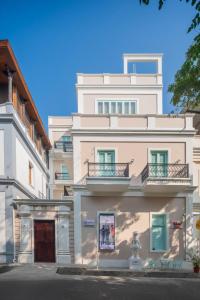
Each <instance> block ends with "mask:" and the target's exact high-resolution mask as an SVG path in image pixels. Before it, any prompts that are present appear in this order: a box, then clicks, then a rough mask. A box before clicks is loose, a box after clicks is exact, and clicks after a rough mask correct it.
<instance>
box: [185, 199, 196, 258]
mask: <svg viewBox="0 0 200 300" xmlns="http://www.w3.org/2000/svg"><path fill="white" fill-rule="evenodd" d="M192 212H193V195H192V194H188V195H187V197H186V211H185V227H186V234H185V235H186V240H185V246H186V260H188V259H189V257H188V255H187V253H188V252H190V250H191V249H192V248H193V245H194V239H193V213H192Z"/></svg>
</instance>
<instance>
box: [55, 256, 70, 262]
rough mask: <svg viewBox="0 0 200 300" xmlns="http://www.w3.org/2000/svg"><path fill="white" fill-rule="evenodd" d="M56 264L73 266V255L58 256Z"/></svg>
mask: <svg viewBox="0 0 200 300" xmlns="http://www.w3.org/2000/svg"><path fill="white" fill-rule="evenodd" d="M56 262H57V263H58V264H71V255H70V254H58V255H57V256H56Z"/></svg>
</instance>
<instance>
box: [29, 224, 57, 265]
mask: <svg viewBox="0 0 200 300" xmlns="http://www.w3.org/2000/svg"><path fill="white" fill-rule="evenodd" d="M34 246H35V247H34V254H35V262H52V263H53V262H55V221H53V220H51V221H50V220H35V221H34Z"/></svg>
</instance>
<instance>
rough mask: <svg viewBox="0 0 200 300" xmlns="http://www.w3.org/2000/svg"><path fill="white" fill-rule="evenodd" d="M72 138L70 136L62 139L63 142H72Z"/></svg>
mask: <svg viewBox="0 0 200 300" xmlns="http://www.w3.org/2000/svg"><path fill="white" fill-rule="evenodd" d="M71 140H72V139H71V136H70V135H63V136H62V137H61V141H62V142H71Z"/></svg>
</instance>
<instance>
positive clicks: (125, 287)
mask: <svg viewBox="0 0 200 300" xmlns="http://www.w3.org/2000/svg"><path fill="white" fill-rule="evenodd" d="M46 299H48V300H70V299H86V300H89V299H95V300H98V299H109V300H111V299H114V300H117V299H120V300H125V299H133V300H137V299H140V300H146V299H148V300H149V299H153V300H157V299H159V300H165V299H170V300H173V299H176V300H179V299H181V300H186V299H187V300H194V299H198V300H199V299H200V280H199V279H166V278H162V279H158V278H110V277H84V276H66V275H58V274H55V267H52V268H49V267H33V270H30V267H26V268H25V269H23V268H21V269H20V268H19V269H18V270H17V269H15V270H12V271H10V272H7V273H4V274H0V300H46Z"/></svg>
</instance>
